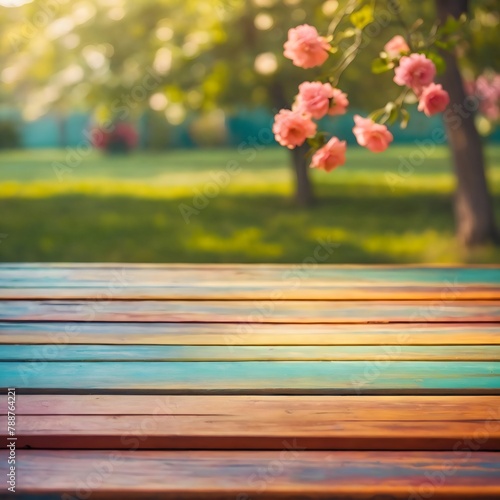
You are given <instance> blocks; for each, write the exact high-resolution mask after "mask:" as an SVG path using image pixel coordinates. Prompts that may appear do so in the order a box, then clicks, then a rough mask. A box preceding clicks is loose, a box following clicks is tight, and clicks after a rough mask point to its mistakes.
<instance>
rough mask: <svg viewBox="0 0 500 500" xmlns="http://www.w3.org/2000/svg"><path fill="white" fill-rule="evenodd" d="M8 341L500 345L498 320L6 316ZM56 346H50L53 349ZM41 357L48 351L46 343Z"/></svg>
mask: <svg viewBox="0 0 500 500" xmlns="http://www.w3.org/2000/svg"><path fill="white" fill-rule="evenodd" d="M0 342H1V343H4V344H50V345H55V346H56V348H57V346H58V345H65V344H95V345H98V344H137V345H148V344H160V345H225V346H228V347H230V346H237V345H500V324H497V323H453V324H447V323H408V324H404V325H401V324H384V325H379V324H378V325H377V324H364V325H346V324H314V325H307V324H258V323H251V324H248V323H243V324H231V323H228V324H224V323H219V324H213V323H99V322H84V323H71V322H50V321H49V322H44V323H37V322H33V323H31V322H16V323H9V322H0ZM49 352H50V351H49ZM40 357H41V358H43V359H45V358H46V357H47V354H45V351H44V350H43V347H40Z"/></svg>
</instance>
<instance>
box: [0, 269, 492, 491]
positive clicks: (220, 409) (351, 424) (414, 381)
mask: <svg viewBox="0 0 500 500" xmlns="http://www.w3.org/2000/svg"><path fill="white" fill-rule="evenodd" d="M292 299H293V300H292ZM499 299H500V268H499V267H496V266H490V267H488V266H484V267H476V268H460V267H446V268H441V267H426V266H424V267H416V266H402V267H396V266H381V267H359V266H346V267H344V266H342V267H340V266H317V267H314V266H304V267H303V268H301V267H300V266H298V267H297V266H272V265H271V266H267V265H262V266H245V265H241V266H240V265H225V266H210V265H196V266H193V265H123V266H122V265H68V264H59V265H45V264H28V265H16V264H0V387H1V388H2V390H3V393H4V394H5V389H6V388H7V387H15V388H16V391H17V399H16V414H17V420H16V431H17V437H18V441H17V446H18V455H17V458H18V463H17V466H18V468H17V477H18V488H17V493H16V497H17V498H25V497H26V498H30V499H32V498H36V497H37V496H38V495H41V494H45V493H46V494H48V495H56V496H57V498H60V495H63V494H66V495H70V497H69V498H73V497H75V498H80V497H79V496H78V495H79V494H80V493H83V494H84V496H85V495H86V494H88V493H89V491H90V493H91V498H95V499H98V498H114V499H120V500H122V499H126V498H134V499H135V498H141V499H147V498H176V499H180V498H197V499H201V498H202V499H210V498H213V499H221V498H231V499H232V500H250V498H258V499H265V498H269V499H271V498H273V499H276V498H283V499H293V498H297V499H299V498H300V499H302V500H303V499H306V498H310V499H313V498H324V499H328V500H332V499H334V498H338V499H339V500H340V499H344V498H345V499H347V498H349V499H351V500H353V499H370V500H373V499H374V498H377V499H379V498H380V499H384V500H385V499H387V500H389V499H399V498H400V499H404V500H415V498H420V497H422V498H424V497H423V496H422V494H425V495H427V496H428V495H429V492H430V491H431V490H432V493H431V497H432V498H433V499H448V500H460V499H470V500H472V499H474V500H480V499H482V498H491V499H498V498H500V453H499V451H500V362H499V361H500V359H499V358H500V300H499ZM7 413H8V407H7V398H5V397H1V398H0V415H3V417H4V418H6V416H7ZM6 432H7V428H6V427H4V428H1V429H0V436H1V439H3V440H5V438H6V435H5V434H6ZM24 447H30V448H31V449H24ZM196 450H198V451H196ZM5 453H6V451H5V450H4V451H2V452H0V455H1V456H0V473H1V474H4V473H6V470H5V467H6V460H5V459H4V458H5ZM2 454H3V455H2ZM116 457H118V459H117V458H116ZM96 464H97V466H98V467H101V469H100V470H101V472H99V477H98V480H97V479H96V477H97V476H95V471H96ZM108 465H109V467H108ZM2 467H3V469H2ZM278 467H279V473H276V471H277V470H278V469H277V468H278ZM89 478H90V479H89ZM436 478H437V479H436ZM89 480H90V481H91V482H92V481H94V483H93V485H92V486H90V490H89V491H87V489H85V488H88V487H89ZM96 481H97V482H96ZM82 485H83V486H82ZM82 488H84V489H82ZM3 493H4V492H3V491H2V493H1V494H0V495H3ZM415 495H420V497H419V496H415ZM80 496H81V495H80ZM4 497H6V496H5V495H3V496H2V498H4ZM16 497H13V498H16ZM6 498H7V497H6Z"/></svg>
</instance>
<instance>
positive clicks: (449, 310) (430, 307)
mask: <svg viewBox="0 0 500 500" xmlns="http://www.w3.org/2000/svg"><path fill="white" fill-rule="evenodd" d="M0 320H1V321H104V322H108V321H111V322H114V321H123V322H125V321H127V322H158V321H159V322H180V323H182V322H211V323H306V324H308V323H357V324H363V323H401V322H403V323H412V322H430V323H439V322H459V323H460V322H471V323H481V322H496V321H499V320H500V302H496V301H461V302H442V303H432V302H418V301H397V302H391V301H368V302H361V301H319V300H318V301H292V300H291V301H279V302H278V301H275V302H272V301H270V302H267V303H265V302H264V303H260V302H254V301H230V302H227V301H170V302H163V301H119V300H116V301H104V302H92V301H83V302H82V301H76V300H75V301H56V300H46V301H28V300H26V301H9V300H5V301H2V302H0Z"/></svg>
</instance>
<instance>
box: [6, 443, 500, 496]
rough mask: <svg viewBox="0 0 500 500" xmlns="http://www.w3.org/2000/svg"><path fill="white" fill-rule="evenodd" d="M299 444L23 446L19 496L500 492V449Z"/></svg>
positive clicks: (20, 455) (441, 494) (460, 493)
mask: <svg viewBox="0 0 500 500" xmlns="http://www.w3.org/2000/svg"><path fill="white" fill-rule="evenodd" d="M293 446H294V445H293V443H288V447H284V448H283V449H282V450H280V451H179V450H178V451H135V452H130V451H120V450H117V451H109V450H103V451H98V450H96V451H85V450H79V451H74V450H71V451H67V450H66V451H65V450H18V458H17V460H18V464H17V467H18V469H17V477H18V484H17V494H22V493H28V492H29V493H35V492H36V493H40V494H43V493H60V494H66V495H72V496H75V497H76V496H77V491H82V487H85V485H86V484H88V483H90V482H92V485H93V487H92V490H91V491H92V497H93V498H106V497H107V498H120V499H126V498H129V499H130V498H141V499H148V498H150V499H153V498H170V499H173V498H176V499H188V498H190V499H193V498H209V499H222V498H227V499H228V498H233V499H235V498H237V499H238V500H248V499H249V498H250V497H251V496H252V497H253V498H263V499H270V498H286V499H294V498H296V499H299V498H302V499H304V498H307V499H318V498H322V499H329V500H332V498H335V496H338V497H340V498H350V499H355V500H368V499H373V498H374V496H375V495H379V496H380V498H391V499H401V500H403V499H405V500H408V499H409V498H413V497H414V496H415V494H417V493H418V492H419V491H425V492H428V491H430V489H429V488H432V492H433V494H432V498H433V499H447V500H451V499H455V500H465V499H467V500H478V499H498V498H499V497H500V479H499V478H500V454H498V453H493V452H476V453H472V454H470V453H469V452H468V450H467V449H466V448H458V449H457V450H456V451H454V452H432V453H429V452H408V451H403V452H398V451H393V452H373V451H371V452H370V451H339V452H332V451H303V450H300V449H297V448H295V449H293ZM289 448H292V449H289ZM6 467H7V451H6V450H1V451H0V474H2V475H3V476H4V477H5V474H6ZM96 467H98V469H97V471H96ZM435 478H437V479H435ZM87 487H88V486H87ZM383 495H387V497H384V496H383ZM411 495H413V497H412V496H411Z"/></svg>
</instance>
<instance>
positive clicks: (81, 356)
mask: <svg viewBox="0 0 500 500" xmlns="http://www.w3.org/2000/svg"><path fill="white" fill-rule="evenodd" d="M368 360H374V361H380V360H391V361H500V346H497V345H467V346H400V345H384V346H300V347H299V346H297V347H294V346H229V345H220V346H158V345H153V346H145V345H129V346H110V345H54V344H45V345H2V346H1V350H0V361H368Z"/></svg>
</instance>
